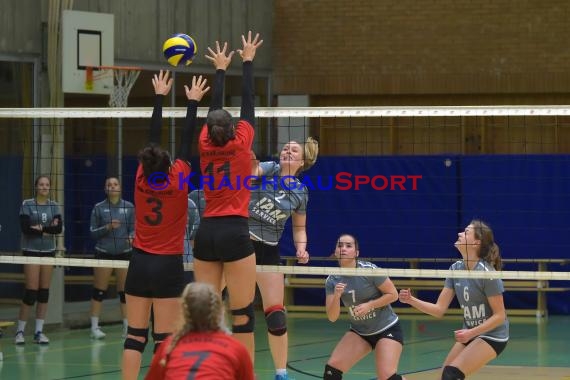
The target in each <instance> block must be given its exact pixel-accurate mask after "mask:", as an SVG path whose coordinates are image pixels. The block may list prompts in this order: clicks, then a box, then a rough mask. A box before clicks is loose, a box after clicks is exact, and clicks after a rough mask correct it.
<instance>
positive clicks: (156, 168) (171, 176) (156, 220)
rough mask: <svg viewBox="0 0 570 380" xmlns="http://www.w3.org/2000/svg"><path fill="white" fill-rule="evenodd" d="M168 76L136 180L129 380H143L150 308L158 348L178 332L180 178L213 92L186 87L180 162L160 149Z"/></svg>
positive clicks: (160, 81)
mask: <svg viewBox="0 0 570 380" xmlns="http://www.w3.org/2000/svg"><path fill="white" fill-rule="evenodd" d="M168 76H169V75H168V72H166V73H163V72H162V71H161V72H160V74H159V75H155V76H154V78H153V80H152V84H153V86H154V91H155V94H156V99H155V104H154V110H153V113H152V121H151V129H150V142H149V144H148V145H147V146H146V147H145V148H144V149H143V150H142V151H141V152H140V153H139V167H138V169H137V174H136V178H135V240H134V243H133V246H134V250H133V256H132V258H131V260H130V262H129V269H128V270H127V279H126V284H125V294H126V301H127V319H128V328H127V339H126V340H125V345H124V348H125V350H124V352H123V367H122V369H123V379H124V380H135V379H137V377H138V373H139V369H140V365H141V356H142V353H143V351H144V349H145V346H146V344H147V340H148V326H149V318H150V310H151V307H153V306H154V307H153V310H154V321H153V331H152V337H153V339H154V342H155V350H156V348H157V346H158V345H159V344H160V343H161V342H162V341H163V340H165V339H166V338H167V337H168V335H169V334H170V333H171V332H172V331H173V330H174V326H173V323H172V321H173V320H174V318H176V316H177V315H178V314H179V308H180V305H179V302H178V297H180V294H181V293H182V290H183V289H184V266H183V261H182V257H183V254H184V236H185V230H186V219H187V211H188V190H187V189H186V188H184V186H181V184H180V176H181V175H183V176H184V177H185V178H187V177H188V175H189V174H190V164H189V161H190V146H191V145H192V136H193V132H194V127H195V124H196V112H197V108H198V102H199V101H200V99H202V97H203V96H204V94H205V93H206V92H207V91H208V89H209V88H206V87H205V86H206V80H205V79H204V80H202V77H200V78H198V79H197V78H196V77H194V78H193V79H192V88H191V89H189V88H188V87H187V86H185V89H186V96H187V98H188V108H187V110H186V122H185V125H184V129H183V132H182V141H181V142H180V150H179V153H178V158H177V159H176V160H174V162H172V160H171V158H170V154H169V153H168V151H166V150H163V149H162V148H161V147H160V127H161V125H162V100H163V98H164V96H165V95H167V94H168V93H169V92H170V89H171V87H172V79H170V80H169V79H168Z"/></svg>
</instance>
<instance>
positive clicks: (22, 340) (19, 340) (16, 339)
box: [14, 331, 26, 344]
mask: <svg viewBox="0 0 570 380" xmlns="http://www.w3.org/2000/svg"><path fill="white" fill-rule="evenodd" d="M24 343H26V338H24V332H23V331H17V332H16V336H15V337H14V344H24Z"/></svg>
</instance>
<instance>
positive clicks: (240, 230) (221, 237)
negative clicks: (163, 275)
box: [194, 32, 263, 360]
mask: <svg viewBox="0 0 570 380" xmlns="http://www.w3.org/2000/svg"><path fill="white" fill-rule="evenodd" d="M242 43H243V48H242V49H241V50H238V52H239V54H240V56H241V58H242V60H243V85H242V104H241V113H240V120H239V121H238V122H237V123H236V124H234V123H233V122H232V117H231V115H230V114H229V113H228V112H227V111H226V110H224V109H222V108H221V107H222V94H223V84H224V74H225V70H226V69H227V67H228V65H229V64H230V61H231V58H232V55H233V52H229V53H228V54H226V49H227V44H224V47H223V49H220V44H219V43H216V51H215V52H214V51H213V50H212V49H210V48H208V52H209V53H210V55H208V56H206V58H208V59H209V60H210V61H212V63H213V64H214V66H215V67H216V78H215V84H214V93H213V96H212V106H211V107H210V112H209V113H208V118H207V121H206V123H207V124H206V126H204V127H203V129H202V131H201V133H200V141H199V145H198V146H199V150H200V167H201V169H202V174H203V179H209V181H208V183H206V182H205V181H204V183H203V186H204V195H205V198H206V209H205V210H204V217H203V218H202V219H201V221H200V227H199V228H198V232H197V233H196V238H195V240H194V276H195V278H196V281H199V282H207V283H209V284H212V285H213V286H214V287H215V288H216V289H217V290H218V291H220V290H221V289H219V287H220V283H221V281H222V276H223V277H224V278H225V280H226V283H227V288H228V293H229V303H230V309H231V311H232V316H233V326H232V330H233V333H234V336H235V337H236V339H238V340H239V341H241V342H242V343H243V344H244V345H245V346H246V347H247V349H248V351H249V353H250V355H251V358H252V360H253V356H254V340H253V330H254V325H255V321H254V316H255V314H254V310H253V298H254V296H255V255H254V252H253V245H252V243H251V240H250V239H249V225H248V216H249V211H248V204H249V198H250V191H249V189H247V188H246V187H245V186H244V184H243V180H244V178H246V177H248V176H250V175H251V144H252V142H253V135H254V129H253V124H254V121H255V113H254V92H253V59H254V57H255V52H256V50H257V48H258V47H259V46H261V44H262V43H263V40H260V39H259V34H257V35H256V36H255V38H252V36H251V32H249V33H248V36H247V39H246V38H245V36H242Z"/></svg>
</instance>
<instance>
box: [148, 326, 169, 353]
mask: <svg viewBox="0 0 570 380" xmlns="http://www.w3.org/2000/svg"><path fill="white" fill-rule="evenodd" d="M169 336H170V333H155V332H154V331H153V332H152V340H154V349H153V351H152V352H153V353H155V352H156V351H157V350H158V348H159V347H160V344H161V343H162V342H163V341H165V340H166V338H168V337H169Z"/></svg>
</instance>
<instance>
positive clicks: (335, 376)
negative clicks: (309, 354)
mask: <svg viewBox="0 0 570 380" xmlns="http://www.w3.org/2000/svg"><path fill="white" fill-rule="evenodd" d="M323 380H342V371H341V370H339V369H336V368H335V367H331V366H330V365H328V364H327V365H325V373H323Z"/></svg>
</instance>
